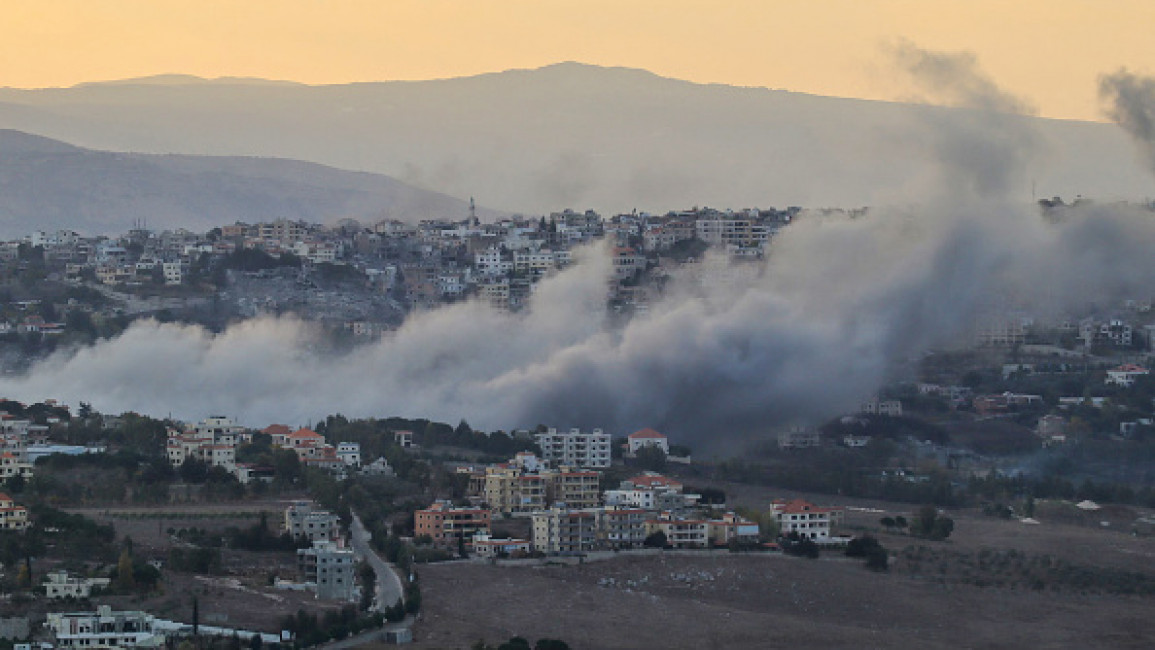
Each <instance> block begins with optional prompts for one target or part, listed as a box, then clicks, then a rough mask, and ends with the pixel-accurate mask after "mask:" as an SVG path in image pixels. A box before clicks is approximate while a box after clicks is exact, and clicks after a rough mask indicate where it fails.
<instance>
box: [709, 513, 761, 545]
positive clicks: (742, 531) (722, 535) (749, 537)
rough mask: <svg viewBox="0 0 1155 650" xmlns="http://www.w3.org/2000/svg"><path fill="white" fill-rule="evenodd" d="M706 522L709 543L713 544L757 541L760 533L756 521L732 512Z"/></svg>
mask: <svg viewBox="0 0 1155 650" xmlns="http://www.w3.org/2000/svg"><path fill="white" fill-rule="evenodd" d="M707 524H708V526H709V531H708V532H709V536H710V543H712V544H714V545H715V546H725V545H727V544H729V543H730V542H743V543H752V542H757V541H758V535H759V534H760V531H759V529H758V524H757V523H755V522H753V521H750V520H748V519H743V518H742V517H740V516H738V515H737V514H735V513H733V512H727V513H726V514H724V515H722V518H721V519H712V520H710V521H709V522H707Z"/></svg>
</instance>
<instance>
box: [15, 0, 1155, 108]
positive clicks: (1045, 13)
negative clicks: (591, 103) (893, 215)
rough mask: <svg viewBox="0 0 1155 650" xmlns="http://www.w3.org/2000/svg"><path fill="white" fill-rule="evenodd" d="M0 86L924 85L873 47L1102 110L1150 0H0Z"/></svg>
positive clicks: (1057, 102) (821, 90)
mask: <svg viewBox="0 0 1155 650" xmlns="http://www.w3.org/2000/svg"><path fill="white" fill-rule="evenodd" d="M0 5H2V7H3V16H4V18H3V20H2V21H0V86H9V87H18V88H42V87H53V86H69V85H73V84H76V83H82V82H90V81H101V80H109V79H123V78H130V77H139V76H146V75H154V74H168V73H182V74H193V75H198V76H202V77H218V76H247V77H262V78H268V79H284V80H293V81H299V82H304V83H310V84H329V83H349V82H356V81H389V80H420V79H433V78H446V77H457V76H466V75H472V74H479V73H484V72H496V71H500V70H506V69H511V68H534V67H539V66H542V65H548V64H550V63H556V62H559V61H571V60H572V61H581V62H584V63H592V64H598V65H613V66H626V67H635V68H643V69H647V70H650V71H652V72H655V73H657V74H660V75H663V76H669V77H675V78H680V79H686V80H690V81H696V82H702V83H724V84H732V85H741V86H760V87H768V88H780V89H786V90H793V91H799V92H809V93H815V94H822V95H832V96H840V97H859V98H867V99H886V100H910V99H919V97H918V96H917V95H916V94H914V92H913V90H912V89H911V88H909V87H906V86H904V85H903V83H902V82H901V81H899V78H898V77H896V76H895V75H894V74H893V73H892V71H891V69H890V68H889V67H888V65H887V64H886V61H887V57H886V54H885V52H886V50H887V48H892V47H894V46H895V44H900V43H903V42H911V43H914V44H917V46H918V47H921V48H926V49H930V50H938V51H947V52H969V53H971V54H972V55H973V56H974V57H975V60H976V62H977V64H978V66H979V67H981V68H982V69H983V70H984V71H985V72H986V73H987V74H988V75H989V76H990V78H991V79H992V80H993V81H994V83H995V84H997V85H998V86H999V87H1001V88H1005V89H1006V90H1007V91H1008V92H1010V93H1012V94H1014V95H1015V96H1017V97H1020V98H1022V99H1023V100H1024V102H1025V106H1026V107H1028V108H1029V109H1030V110H1031V111H1033V112H1035V113H1037V114H1039V115H1042V116H1045V117H1054V118H1069V119H1087V120H1098V121H1103V120H1105V117H1104V115H1103V112H1102V106H1101V103H1100V100H1099V98H1098V95H1097V90H1096V89H1097V82H1098V79H1099V76H1100V75H1102V74H1105V73H1111V72H1115V71H1117V70H1119V69H1120V68H1128V69H1130V70H1132V71H1134V72H1138V73H1147V74H1150V73H1152V72H1153V71H1155V42H1153V41H1152V40H1151V37H1150V26H1151V25H1155V2H1151V1H1150V0H1108V1H1104V0H1016V1H1015V2H1007V1H1006V0H796V1H780V0H660V1H659V0H484V1H479V0H243V1H237V0H102V1H101V2H93V1H92V0H38V1H37V2H25V1H23V0H0Z"/></svg>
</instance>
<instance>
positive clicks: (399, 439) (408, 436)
mask: <svg viewBox="0 0 1155 650" xmlns="http://www.w3.org/2000/svg"><path fill="white" fill-rule="evenodd" d="M393 441H394V442H396V443H397V444H398V445H399V446H400V447H401V448H402V449H409V448H410V447H412V446H413V432H412V431H394V432H393Z"/></svg>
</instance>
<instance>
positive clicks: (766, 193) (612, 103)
mask: <svg viewBox="0 0 1155 650" xmlns="http://www.w3.org/2000/svg"><path fill="white" fill-rule="evenodd" d="M968 116H969V117H973V114H971V113H969V112H968V111H963V110H957V109H945V108H935V107H928V106H921V105H912V104H898V103H887V102H876V101H864V100H853V99H837V98H830V97H820V96H814V95H805V94H800V93H792V92H786V91H780V90H769V89H765V88H737V87H732V86H724V85H703V84H694V83H689V82H685V81H679V80H674V79H667V78H662V77H659V76H657V75H654V74H651V73H649V72H645V71H642V70H633V69H626V68H602V67H597V66H591V65H584V64H577V63H563V64H557V65H552V66H547V67H545V68H540V69H536V70H513V71H508V72H501V73H494V74H485V75H479V76H475V77H465V78H459V79H446V80H436V81H421V82H382V83H357V84H344V85H330V86H307V85H300V84H286V83H268V82H261V81H255V80H244V79H222V80H205V79H199V78H195V77H192V78H188V77H182V76H179V75H176V76H163V77H160V78H154V79H145V80H128V81H127V82H117V83H101V84H87V85H84V86H77V87H74V88H63V89H44V90H16V89H0V126H3V127H9V128H15V129H20V130H23V131H28V132H32V133H38V134H42V135H46V136H50V137H55V138H60V139H64V140H66V141H69V142H74V143H77V144H80V145H83V146H88V147H94V148H100V149H111V150H118V151H144V152H152V153H173V152H177V153H193V154H211V155H250V156H276V157H282V158H292V159H298V160H310V161H313V162H318V163H322V164H327V165H332V166H335V167H340V168H344V169H357V170H363V171H371V172H377V173H382V174H387V175H389V176H392V177H394V178H397V179H400V180H403V181H405V182H409V183H412V184H415V185H417V186H420V187H425V188H429V189H435V190H437V191H442V192H446V193H449V194H452V195H455V196H459V197H467V196H471V195H472V196H476V197H477V199H478V201H479V202H482V203H484V204H485V205H488V206H492V207H494V208H501V209H505V210H516V211H524V212H529V213H541V212H544V211H548V210H556V209H560V208H562V207H567V206H568V207H574V208H579V209H580V208H585V207H592V208H595V209H598V210H602V211H606V212H610V211H615V210H628V209H631V208H634V207H637V208H639V209H648V210H664V209H670V208H682V207H688V206H692V205H710V206H715V207H739V206H771V205H773V206H784V205H810V206H830V205H849V206H858V205H867V204H877V203H879V202H884V201H888V200H893V199H895V198H896V193H898V194H899V195H900V196H898V197H897V198H898V200H901V199H902V196H901V193H902V190H903V189H904V188H908V187H910V186H911V185H914V184H917V183H919V182H920V181H922V180H925V178H926V175H927V169H928V166H929V163H930V159H929V157H930V156H931V155H932V151H931V147H929V146H928V145H927V140H928V139H930V138H929V137H928V131H927V129H928V125H929V124H936V125H939V126H946V127H949V126H950V125H952V124H957V123H959V122H960V121H965V120H966V119H967V118H968ZM1021 119H1022V120H1023V121H1024V122H1025V123H1030V124H1033V125H1034V126H1036V127H1037V130H1038V132H1039V134H1040V136H1041V140H1042V143H1043V146H1042V147H1041V151H1042V155H1041V156H1040V157H1039V158H1038V159H1037V160H1036V161H1035V162H1034V163H1032V166H1031V167H1030V168H1029V169H1026V170H1023V180H1022V181H1021V183H1018V182H1017V181H1016V183H1017V184H1016V187H1018V185H1019V184H1021V186H1022V194H1023V197H1024V198H1026V199H1029V198H1030V195H1031V191H1032V185H1033V186H1034V187H1035V188H1036V191H1037V193H1038V196H1040V197H1049V196H1053V195H1056V194H1061V195H1063V196H1066V197H1068V198H1070V197H1073V196H1074V195H1075V194H1083V195H1085V196H1095V197H1099V198H1141V197H1143V196H1147V195H1155V182H1153V181H1152V179H1151V177H1150V176H1149V174H1148V173H1147V172H1146V171H1145V170H1144V169H1143V166H1142V165H1141V164H1140V163H1139V162H1138V160H1137V157H1136V154H1135V152H1134V150H1133V148H1132V146H1131V144H1130V143H1129V142H1128V141H1127V138H1126V136H1125V135H1124V134H1123V133H1122V132H1121V131H1120V130H1119V129H1117V128H1116V127H1114V126H1112V125H1108V124H1098V123H1087V122H1073V121H1058V120H1045V119H1036V118H1030V117H1023V118H1021Z"/></svg>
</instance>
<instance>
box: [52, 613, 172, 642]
mask: <svg viewBox="0 0 1155 650" xmlns="http://www.w3.org/2000/svg"><path fill="white" fill-rule="evenodd" d="M155 625H156V620H155V619H154V618H153V616H152V614H148V613H145V612H136V611H125V612H114V611H112V608H111V607H109V606H108V605H101V606H100V607H99V608H98V609H97V610H96V612H73V613H66V612H50V613H49V614H48V615H47V619H46V620H45V621H44V627H45V628H47V629H48V633H49V634H51V635H52V641H53V643H55V644H56V647H58V648H84V649H85V650H93V649H98V648H160V647H163V646H164V640H165V639H164V635H163V634H161V633H160V632H159V631H158V630H156V629H155Z"/></svg>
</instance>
